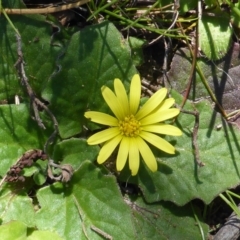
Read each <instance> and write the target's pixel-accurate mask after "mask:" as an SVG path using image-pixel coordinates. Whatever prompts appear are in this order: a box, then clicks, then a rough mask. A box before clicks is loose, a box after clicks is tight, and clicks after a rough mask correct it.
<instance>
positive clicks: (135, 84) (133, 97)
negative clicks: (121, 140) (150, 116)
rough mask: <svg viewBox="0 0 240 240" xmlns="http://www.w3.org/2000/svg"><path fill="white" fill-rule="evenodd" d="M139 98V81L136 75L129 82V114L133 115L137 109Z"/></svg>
mask: <svg viewBox="0 0 240 240" xmlns="http://www.w3.org/2000/svg"><path fill="white" fill-rule="evenodd" d="M140 97H141V80H140V76H139V75H138V74H135V75H134V76H133V78H132V81H131V86H130V94H129V106H130V113H131V114H133V115H134V114H135V113H136V112H137V110H138V107H139V102H140Z"/></svg>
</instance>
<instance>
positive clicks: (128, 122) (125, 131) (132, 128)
mask: <svg viewBox="0 0 240 240" xmlns="http://www.w3.org/2000/svg"><path fill="white" fill-rule="evenodd" d="M140 125H141V123H140V122H139V121H137V120H136V119H135V117H134V116H133V115H130V116H127V117H125V118H124V120H122V121H119V129H120V132H121V134H122V135H124V136H126V137H136V136H138V135H139V133H140V131H141V128H140Z"/></svg>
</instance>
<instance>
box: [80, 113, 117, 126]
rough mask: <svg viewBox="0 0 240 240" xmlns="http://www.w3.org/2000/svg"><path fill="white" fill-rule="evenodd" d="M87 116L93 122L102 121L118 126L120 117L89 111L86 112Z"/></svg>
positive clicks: (105, 123) (101, 122)
mask: <svg viewBox="0 0 240 240" xmlns="http://www.w3.org/2000/svg"><path fill="white" fill-rule="evenodd" d="M84 116H85V118H89V119H90V120H91V121H92V122H95V123H100V124H103V125H108V126H118V119H117V118H115V117H113V116H111V115H109V114H106V113H101V112H95V111H89V112H85V113H84Z"/></svg>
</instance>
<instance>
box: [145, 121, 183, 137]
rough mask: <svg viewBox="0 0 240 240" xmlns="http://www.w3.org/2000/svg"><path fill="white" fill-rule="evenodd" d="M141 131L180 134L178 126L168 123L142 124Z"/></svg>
mask: <svg viewBox="0 0 240 240" xmlns="http://www.w3.org/2000/svg"><path fill="white" fill-rule="evenodd" d="M142 131H147V132H153V133H160V134H167V135H171V136H181V135H182V131H181V130H180V129H179V128H177V127H175V126H172V125H168V124H156V125H147V126H142Z"/></svg>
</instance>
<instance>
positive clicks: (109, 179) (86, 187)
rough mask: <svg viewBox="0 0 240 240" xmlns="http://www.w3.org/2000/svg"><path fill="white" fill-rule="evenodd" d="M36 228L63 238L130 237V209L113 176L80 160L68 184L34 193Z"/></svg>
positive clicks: (131, 231)
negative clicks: (35, 198) (36, 204)
mask: <svg viewBox="0 0 240 240" xmlns="http://www.w3.org/2000/svg"><path fill="white" fill-rule="evenodd" d="M37 198H38V200H39V204H40V206H41V209H40V210H39V211H38V212H37V219H36V221H37V224H36V225H37V227H38V229H39V230H50V229H55V231H56V232H57V233H58V234H59V235H60V236H61V237H64V238H65V239H69V240H70V239H74V238H75V237H76V236H78V238H79V239H102V237H103V236H101V235H102V234H100V235H99V232H100V233H104V234H107V235H110V236H112V237H113V239H116V240H117V239H134V235H133V225H132V222H131V212H130V208H129V207H128V206H127V205H126V204H125V203H124V201H123V200H122V196H121V193H120V191H119V189H118V186H117V184H116V180H115V178H114V177H113V176H104V175H103V174H102V173H101V172H100V171H99V169H97V168H96V167H95V166H94V165H93V164H92V163H91V162H89V161H86V162H84V163H83V164H82V165H81V167H80V168H79V170H77V171H76V172H75V173H74V176H73V178H72V180H71V182H70V183H69V185H68V186H63V185H62V184H60V183H56V184H54V185H52V186H49V187H46V188H42V189H40V190H39V192H38V193H37Z"/></svg>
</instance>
